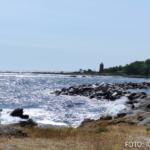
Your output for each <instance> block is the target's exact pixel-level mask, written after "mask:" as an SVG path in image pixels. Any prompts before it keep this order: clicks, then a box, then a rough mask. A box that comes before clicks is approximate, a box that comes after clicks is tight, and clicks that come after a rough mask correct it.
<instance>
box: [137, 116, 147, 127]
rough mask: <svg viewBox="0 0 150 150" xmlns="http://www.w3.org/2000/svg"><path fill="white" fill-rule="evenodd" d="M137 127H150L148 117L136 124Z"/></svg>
mask: <svg viewBox="0 0 150 150" xmlns="http://www.w3.org/2000/svg"><path fill="white" fill-rule="evenodd" d="M138 125H144V126H150V117H148V118H146V119H144V120H143V121H141V122H140V123H138Z"/></svg>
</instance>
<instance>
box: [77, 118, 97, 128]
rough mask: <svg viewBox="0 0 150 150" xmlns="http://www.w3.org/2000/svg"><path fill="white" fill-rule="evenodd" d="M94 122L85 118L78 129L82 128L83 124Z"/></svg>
mask: <svg viewBox="0 0 150 150" xmlns="http://www.w3.org/2000/svg"><path fill="white" fill-rule="evenodd" d="M94 121H95V120H94V119H90V118H85V119H84V120H83V121H82V122H81V124H80V126H79V127H83V126H84V125H85V124H87V123H89V122H94Z"/></svg>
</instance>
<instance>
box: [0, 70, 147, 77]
mask: <svg viewBox="0 0 150 150" xmlns="http://www.w3.org/2000/svg"><path fill="white" fill-rule="evenodd" d="M0 73H21V74H22V73H23V74H53V75H55V74H56V75H70V76H72V77H75V76H78V75H80V76H84V77H85V76H112V77H127V78H146V79H149V78H150V76H148V77H146V76H142V75H121V74H108V73H92V74H87V73H65V72H63V73H62V72H47V71H0Z"/></svg>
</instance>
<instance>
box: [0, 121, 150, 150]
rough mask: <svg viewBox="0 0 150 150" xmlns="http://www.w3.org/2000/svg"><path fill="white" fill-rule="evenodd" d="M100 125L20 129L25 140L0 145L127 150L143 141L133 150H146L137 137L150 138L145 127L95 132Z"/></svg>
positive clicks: (7, 139)
mask: <svg viewBox="0 0 150 150" xmlns="http://www.w3.org/2000/svg"><path fill="white" fill-rule="evenodd" d="M98 127H99V125H96V126H95V127H93V126H91V125H90V124H89V125H86V126H85V127H83V128H79V129H73V128H71V127H68V128H50V127H49V128H45V129H41V128H38V127H36V128H29V127H25V128H22V129H23V130H24V131H26V132H27V134H28V137H26V138H16V137H0V145H10V146H13V147H16V148H20V149H26V150H36V149H37V150H45V149H49V150H57V149H58V150H63V149H64V150H70V149H74V150H128V149H131V148H125V142H127V141H128V142H138V141H140V142H142V143H143V144H144V147H141V148H132V150H134V149H140V150H142V149H143V150H148V148H147V147H146V144H145V143H146V141H144V140H142V139H138V138H136V136H138V137H140V136H145V137H149V136H150V132H147V131H146V127H144V126H136V125H127V124H119V125H116V126H115V125H110V126H107V127H106V128H107V129H108V131H106V132H100V133H97V132H96V130H97V129H98Z"/></svg>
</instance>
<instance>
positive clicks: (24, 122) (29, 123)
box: [11, 119, 37, 127]
mask: <svg viewBox="0 0 150 150" xmlns="http://www.w3.org/2000/svg"><path fill="white" fill-rule="evenodd" d="M11 126H20V127H25V126H30V127H34V126H37V123H36V122H34V121H33V120H32V119H29V120H27V121H20V122H18V123H14V124H11Z"/></svg>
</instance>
